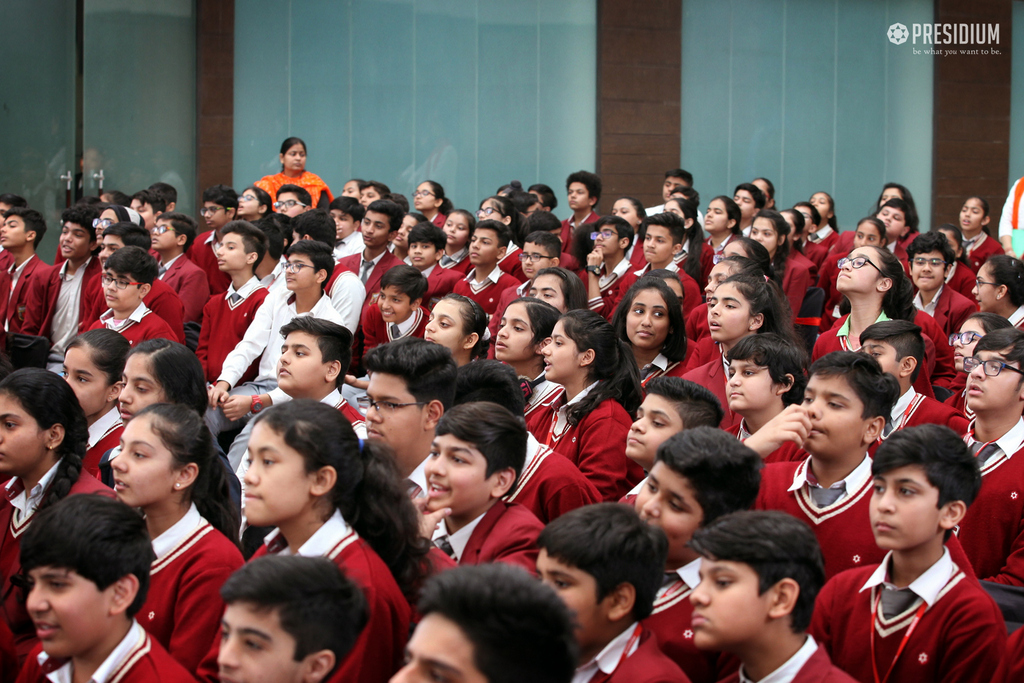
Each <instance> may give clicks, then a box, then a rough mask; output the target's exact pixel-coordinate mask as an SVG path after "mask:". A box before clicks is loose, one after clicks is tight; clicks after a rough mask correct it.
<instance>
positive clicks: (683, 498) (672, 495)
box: [635, 426, 762, 683]
mask: <svg viewBox="0 0 1024 683" xmlns="http://www.w3.org/2000/svg"><path fill="white" fill-rule="evenodd" d="M761 466H762V465H761V457H760V456H759V455H758V454H757V453H755V452H754V451H752V450H751V449H749V448H747V447H746V446H744V445H743V444H742V443H740V442H739V441H737V440H736V439H733V438H732V437H730V436H729V435H728V434H725V433H723V432H722V430H720V429H716V428H715V427H714V426H707V427H698V428H696V429H687V430H685V431H682V432H680V433H678V434H676V435H675V436H673V437H671V438H670V439H669V440H668V441H666V442H665V443H664V444H662V446H661V447H660V448H659V449H658V459H657V461H656V462H655V464H654V468H653V469H652V470H651V473H650V475H649V476H648V477H647V481H646V483H645V484H644V486H643V487H642V488H641V489H640V492H639V493H638V494H637V498H636V503H635V508H636V511H637V512H638V513H639V514H640V518H641V519H643V520H644V521H645V522H647V524H649V525H650V526H652V527H657V528H659V529H661V530H662V531H664V532H665V536H666V537H667V538H668V555H667V557H666V560H665V565H664V578H663V579H662V583H661V586H660V588H659V589H658V593H657V595H656V597H655V600H654V610H653V612H652V613H651V615H650V616H649V617H647V618H646V619H645V620H644V626H645V627H646V628H649V629H650V630H651V631H653V632H654V634H655V635H656V636H657V637H658V645H659V646H660V647H661V651H662V652H664V653H665V654H666V655H668V656H669V658H670V659H672V661H674V662H675V663H676V664H677V665H679V668H681V669H682V670H683V672H684V673H686V675H687V676H688V677H689V678H690V680H691V681H693V683H702V682H704V683H713V682H714V681H717V680H719V679H720V678H722V676H723V675H724V674H725V673H726V671H724V670H722V669H721V668H720V666H719V664H720V662H719V658H718V656H717V655H715V654H714V653H709V652H703V651H701V650H698V649H697V646H696V645H695V644H694V640H693V630H692V629H691V628H690V619H691V616H692V613H693V605H692V603H691V602H690V599H689V597H690V594H691V593H692V591H693V590H694V589H695V588H696V587H697V584H698V583H700V566H701V560H700V555H699V554H698V553H697V552H696V551H694V550H693V549H692V548H691V547H690V545H689V544H690V540H691V539H692V538H693V534H694V532H695V531H696V530H697V529H699V528H700V527H703V526H707V525H708V524H710V523H712V522H713V521H714V520H716V519H718V518H719V517H721V516H722V515H725V514H728V513H730V512H734V511H736V510H746V509H748V508H750V506H751V505H753V504H754V499H755V498H757V489H758V485H759V484H760V482H761V476H760V474H759V472H760V469H761Z"/></svg>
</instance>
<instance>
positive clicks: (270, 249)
mask: <svg viewBox="0 0 1024 683" xmlns="http://www.w3.org/2000/svg"><path fill="white" fill-rule="evenodd" d="M253 225H255V226H256V227H257V228H259V229H260V230H261V231H262V232H263V234H264V235H266V236H267V255H268V256H270V258H271V260H272V261H275V262H276V261H278V260H280V258H281V254H283V253H284V245H285V244H286V241H285V232H287V234H288V239H289V240H290V239H291V234H292V233H291V227H290V225H291V219H289V218H288V215H287V214H283V213H271V214H267V215H266V216H264V217H263V218H261V219H259V220H258V221H256V222H255V223H254V224H253Z"/></svg>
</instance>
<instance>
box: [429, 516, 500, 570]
mask: <svg viewBox="0 0 1024 683" xmlns="http://www.w3.org/2000/svg"><path fill="white" fill-rule="evenodd" d="M486 514H487V513H486V512H485V513H484V514H483V515H480V516H479V517H477V518H476V519H474V520H473V521H472V522H470V523H469V524H467V525H466V526H464V527H462V528H461V529H459V530H458V531H456V532H455V533H448V520H445V519H443V520H441V523H440V524H438V525H437V528H436V529H434V535H433V536H432V537H431V540H434V541H436V540H438V539H439V538H446V537H447V538H448V543H450V544H451V546H452V552H453V553H454V554H455V557H454V558H453V559H454V560H455V561H456V562H458V561H459V560H460V559H462V554H463V553H464V552H466V544H467V543H469V537H470V536H472V535H473V531H474V530H475V529H476V527H477V525H478V524H480V520H481V519H483V518H484V515H486Z"/></svg>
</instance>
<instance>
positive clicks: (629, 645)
mask: <svg viewBox="0 0 1024 683" xmlns="http://www.w3.org/2000/svg"><path fill="white" fill-rule="evenodd" d="M642 631H643V627H642V626H641V625H640V624H637V625H636V627H635V628H634V629H633V635H631V636H630V637H629V640H628V641H626V649H624V650H623V651H622V656H621V657H619V663H618V664H616V665H615V668H616V670H617V669H618V668H619V667H620V666H622V663H623V662H624V661H626V657H628V656H629V651H630V650H632V649H633V644H634V643H636V641H637V638H639V637H640V633H641V632H642Z"/></svg>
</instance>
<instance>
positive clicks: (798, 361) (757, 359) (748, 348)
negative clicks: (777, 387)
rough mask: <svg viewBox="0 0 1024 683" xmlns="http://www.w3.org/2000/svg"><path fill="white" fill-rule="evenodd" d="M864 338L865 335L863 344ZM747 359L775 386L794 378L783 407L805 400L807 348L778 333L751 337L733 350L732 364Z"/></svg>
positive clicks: (748, 336) (785, 394)
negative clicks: (763, 371)
mask: <svg viewBox="0 0 1024 683" xmlns="http://www.w3.org/2000/svg"><path fill="white" fill-rule="evenodd" d="M863 339H864V337H863V335H862V336H861V340H862V341H863ZM734 360H745V361H749V362H751V363H753V364H754V365H758V366H760V367H763V368H768V374H769V375H770V376H771V378H772V383H774V384H785V383H786V375H791V376H792V378H793V386H792V387H790V388H789V391H787V392H786V393H784V394H783V395H782V403H783V405H787V406H791V405H795V404H797V403H800V402H802V401H803V400H804V388H805V387H806V386H807V362H808V361H807V352H806V351H804V349H803V347H801V346H799V345H796V344H793V343H791V342H789V341H787V340H786V339H785V338H783V337H782V336H780V335H778V334H775V333H774V332H766V333H765V334H748V335H747V336H746V337H743V339H741V340H739V341H738V342H736V345H735V346H733V347H732V348H731V349H730V350H729V362H730V363H731V362H733V361H734Z"/></svg>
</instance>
